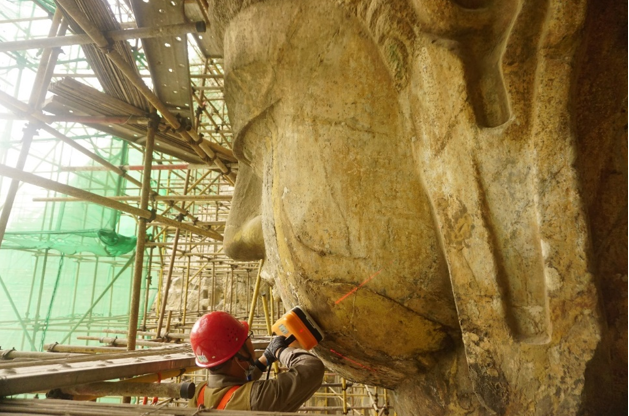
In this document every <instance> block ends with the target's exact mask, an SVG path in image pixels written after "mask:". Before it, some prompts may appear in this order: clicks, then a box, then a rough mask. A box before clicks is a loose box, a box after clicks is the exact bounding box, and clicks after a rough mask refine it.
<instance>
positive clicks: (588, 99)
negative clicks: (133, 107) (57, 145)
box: [210, 0, 627, 415]
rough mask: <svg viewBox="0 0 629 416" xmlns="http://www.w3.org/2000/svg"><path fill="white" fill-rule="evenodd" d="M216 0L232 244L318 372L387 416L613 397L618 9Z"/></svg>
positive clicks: (619, 307)
mask: <svg viewBox="0 0 629 416" xmlns="http://www.w3.org/2000/svg"><path fill="white" fill-rule="evenodd" d="M210 3H212V4H211V5H210V7H211V9H212V10H214V11H215V15H214V16H215V17H216V21H215V22H213V24H212V25H211V28H212V29H213V30H214V33H213V36H214V41H215V42H216V44H217V45H219V46H220V47H222V48H223V49H224V55H225V88H226V99H227V102H228V108H229V111H230V119H231V122H232V124H233V130H234V132H235V134H236V137H237V141H236V143H235V145H234V151H235V153H236V154H237V155H238V157H239V160H240V161H241V165H246V167H244V166H243V167H242V168H241V170H240V173H239V177H238V182H237V184H236V186H237V190H236V195H235V197H234V207H235V208H236V209H233V211H232V214H231V217H230V220H229V223H228V225H227V232H226V249H227V250H228V253H230V255H232V256H233V257H235V258H240V259H255V258H260V257H262V256H265V257H266V259H267V262H266V273H268V274H270V275H273V276H274V281H275V286H276V288H277V290H278V291H279V293H280V294H281V296H282V299H283V301H284V303H285V304H287V305H295V304H300V305H302V306H303V307H305V308H306V309H307V310H308V312H309V313H310V314H312V315H313V317H315V319H316V320H317V321H318V323H319V324H320V326H321V327H322V328H323V329H324V330H325V332H326V339H325V340H324V342H323V343H322V344H321V345H320V346H319V347H317V350H316V352H317V354H318V355H319V356H321V357H322V358H323V359H324V360H326V362H327V364H328V365H329V366H331V367H332V368H335V369H336V370H337V371H339V372H340V373H341V374H344V375H346V376H347V377H349V378H351V379H354V380H357V381H361V382H366V383H370V384H376V385H382V386H385V387H389V388H392V389H394V390H395V391H396V395H397V403H396V406H397V409H398V413H399V414H403V415H413V414H419V413H420V412H424V413H425V414H431V415H438V414H478V415H484V414H494V413H496V414H505V415H517V414H537V415H548V414H556V415H563V414H565V415H571V414H592V415H594V414H616V413H617V414H620V413H622V412H625V413H626V406H627V371H626V369H627V214H626V213H627V113H626V108H627V96H626V91H627V64H626V62H627V43H626V27H627V21H626V16H627V5H626V2H625V3H623V2H621V1H619V0H604V1H596V2H595V1H591V2H589V3H586V2H584V1H577V2H571V3H568V2H559V1H530V2H522V1H518V0H508V1H507V0H505V1H501V2H490V1H468V0H458V1H447V0H434V1H429V0H409V1H408V2H406V1H403V0H398V1H377V0H373V1H360V0H347V1H323V0H319V1H301V2H291V1H270V0H269V1H261V2H245V3H246V4H247V5H246V6H243V5H242V4H241V3H242V2H240V1H216V2H210ZM249 3H252V4H249Z"/></svg>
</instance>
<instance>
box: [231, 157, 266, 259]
mask: <svg viewBox="0 0 629 416" xmlns="http://www.w3.org/2000/svg"><path fill="white" fill-rule="evenodd" d="M261 198H262V180H261V179H260V177H258V176H257V175H256V174H255V173H254V172H253V170H252V169H251V168H250V167H249V166H247V165H246V164H245V163H240V164H239V168H238V179H236V187H235V190H234V197H233V199H232V208H231V211H230V213H229V218H228V219H227V224H226V226H225V236H224V240H223V249H224V250H225V253H226V254H227V255H228V256H229V257H231V258H232V259H234V260H240V261H253V260H260V259H263V258H264V254H265V250H264V237H263V234H262V217H261V215H260V202H261Z"/></svg>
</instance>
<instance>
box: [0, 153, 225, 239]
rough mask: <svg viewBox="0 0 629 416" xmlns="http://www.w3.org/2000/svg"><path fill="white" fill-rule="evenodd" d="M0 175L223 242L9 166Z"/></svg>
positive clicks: (204, 232)
mask: <svg viewBox="0 0 629 416" xmlns="http://www.w3.org/2000/svg"><path fill="white" fill-rule="evenodd" d="M0 175H2V176H7V177H9V178H17V179H19V180H21V181H23V182H27V183H30V184H31V185H36V186H40V187H42V188H45V189H49V190H51V191H56V192H59V193H62V194H66V195H72V196H74V197H76V198H83V199H85V200H87V201H89V202H93V203H95V204H99V205H103V206H106V207H108V208H113V209H116V210H118V211H122V212H126V213H127V214H131V215H135V216H138V217H141V218H146V219H150V220H153V219H155V220H157V221H159V222H161V223H163V224H166V225H168V226H169V227H175V228H177V230H179V229H183V230H186V231H190V232H191V233H193V234H198V235H202V236H205V237H209V238H212V239H214V240H219V241H222V240H223V236H222V235H220V234H219V233H217V232H216V231H212V230H206V229H203V228H199V227H195V226H194V225H191V224H187V223H184V222H179V221H176V220H173V219H170V218H167V217H163V216H161V215H158V214H155V213H154V212H151V211H148V210H143V209H140V208H135V207H132V206H130V205H126V204H123V203H121V202H118V201H113V200H110V199H109V198H106V197H103V196H100V195H96V194H93V193H91V192H87V191H84V190H82V189H79V188H75V187H73V186H69V185H64V184H61V183H58V182H55V181H52V180H50V179H46V178H42V177H39V176H37V175H33V174H32V173H28V172H22V171H20V170H18V169H15V168H12V167H10V166H6V165H2V164H0Z"/></svg>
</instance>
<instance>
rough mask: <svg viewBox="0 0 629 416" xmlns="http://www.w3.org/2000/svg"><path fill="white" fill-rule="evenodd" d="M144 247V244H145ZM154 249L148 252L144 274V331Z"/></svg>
mask: <svg viewBox="0 0 629 416" xmlns="http://www.w3.org/2000/svg"><path fill="white" fill-rule="evenodd" d="M145 246H146V244H145ZM154 249H155V247H151V250H150V251H149V262H148V263H149V269H148V271H147V272H146V287H145V289H144V314H143V315H142V329H146V319H147V315H148V308H149V292H150V288H151V270H152V265H153V250H154Z"/></svg>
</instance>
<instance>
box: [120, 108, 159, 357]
mask: <svg viewBox="0 0 629 416" xmlns="http://www.w3.org/2000/svg"><path fill="white" fill-rule="evenodd" d="M156 116H157V115H156ZM158 123H159V119H154V120H152V122H151V124H149V128H148V134H147V135H146V149H145V151H144V175H143V176H142V191H141V195H140V209H143V210H147V209H148V206H149V193H150V191H151V165H152V164H153V147H154V145H155V132H156V130H157V124H158ZM146 224H147V221H146V218H139V219H138V236H137V244H136V247H135V264H134V266H133V286H132V289H131V305H130V306H129V332H128V333H127V338H128V339H129V343H128V344H127V350H128V351H133V350H135V345H136V340H135V339H136V334H137V331H138V317H139V314H140V292H141V291H142V272H143V269H144V245H145V243H146Z"/></svg>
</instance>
